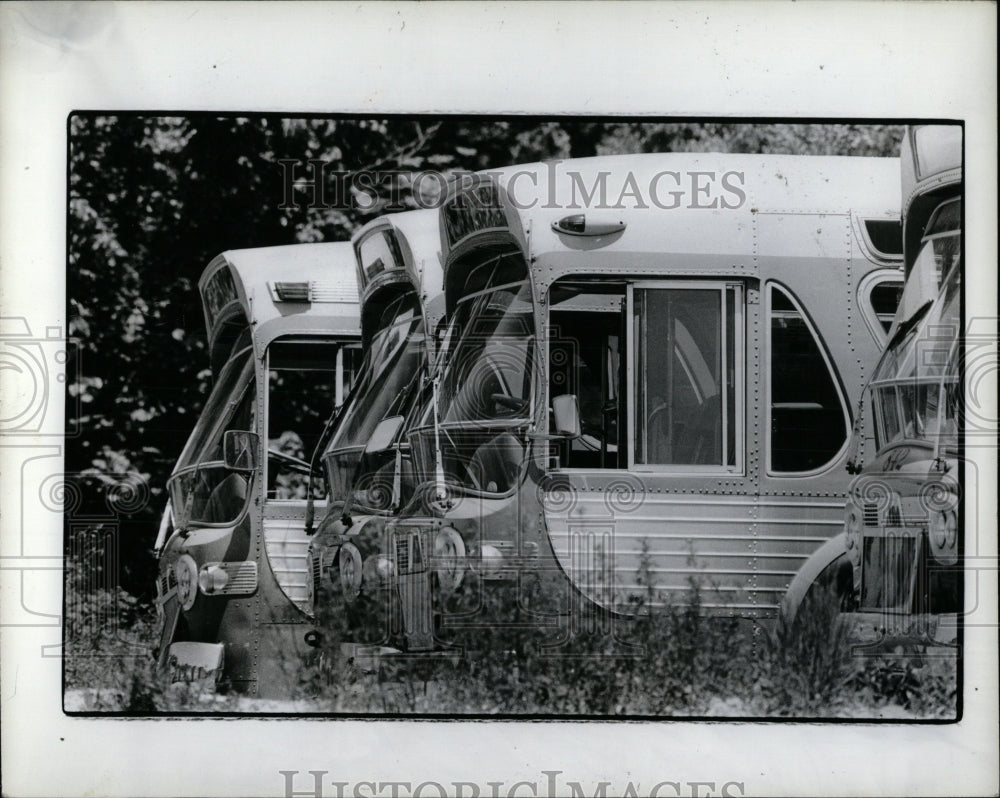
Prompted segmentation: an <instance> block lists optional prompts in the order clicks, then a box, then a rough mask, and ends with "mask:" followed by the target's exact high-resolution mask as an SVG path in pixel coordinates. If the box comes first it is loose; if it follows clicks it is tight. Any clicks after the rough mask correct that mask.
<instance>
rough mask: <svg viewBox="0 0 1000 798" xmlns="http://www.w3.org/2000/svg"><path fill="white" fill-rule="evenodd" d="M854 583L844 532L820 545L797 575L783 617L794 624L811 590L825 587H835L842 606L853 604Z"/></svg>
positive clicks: (791, 586) (782, 609) (782, 612)
mask: <svg viewBox="0 0 1000 798" xmlns="http://www.w3.org/2000/svg"><path fill="white" fill-rule="evenodd" d="M853 583H854V574H853V569H852V568H851V562H850V560H849V559H848V556H847V535H846V534H844V533H843V532H841V533H840V534H839V535H837V536H836V537H834V538H831V539H830V540H828V541H827V542H826V543H824V544H823V545H822V546H820V547H819V549H817V550H816V552H815V553H814V554H813V555H812V556H811V557H810V558H809V559H808V560H806V562H805V565H803V566H802V567H801V568H800V569H799V572H798V573H797V574H795V578H794V579H792V583H791V584H790V585H789V586H788V591H787V592H786V593H785V598H784V599H783V600H782V603H781V614H782V617H783V618H784V619H785V621H786V622H787V623H788V624H792V623H794V621H795V617H796V615H798V612H799V610H800V609H801V608H802V605H803V604H804V603H805V600H806V597H807V596H808V595H809V594H810V591H813V590H816V589H817V588H821V587H822V588H824V589H826V588H830V587H833V588H834V589H835V595H837V597H838V598H839V599H840V600H841V604H842V605H844V604H846V603H849V602H850V600H851V598H852V594H853V586H854V585H853ZM842 608H843V606H842Z"/></svg>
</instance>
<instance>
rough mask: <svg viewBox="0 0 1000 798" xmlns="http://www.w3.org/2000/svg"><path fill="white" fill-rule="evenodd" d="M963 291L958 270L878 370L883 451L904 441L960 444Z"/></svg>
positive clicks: (875, 394) (876, 403)
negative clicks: (959, 358) (959, 346)
mask: <svg viewBox="0 0 1000 798" xmlns="http://www.w3.org/2000/svg"><path fill="white" fill-rule="evenodd" d="M959 286H960V274H959V269H958V268H957V267H956V268H952V270H951V271H950V272H949V274H948V278H947V280H946V282H945V286H944V289H943V291H942V295H941V298H940V300H939V301H938V302H936V303H935V304H934V305H933V306H932V307H931V308H930V309H929V311H928V312H927V315H926V317H924V319H923V320H922V323H921V324H919V325H917V326H915V327H914V329H913V330H912V331H911V332H910V333H909V334H908V335H905V336H903V338H902V339H901V340H900V341H898V342H897V343H896V345H895V346H893V347H892V350H891V351H890V352H887V353H886V356H885V357H884V358H883V360H882V362H881V363H880V364H879V368H878V371H877V372H876V375H875V379H874V380H873V383H872V405H873V408H874V411H875V420H876V430H877V432H878V446H879V448H882V447H883V446H885V445H887V444H889V443H893V442H895V441H901V440H909V441H924V442H927V443H931V444H935V443H942V444H944V445H946V446H954V445H955V443H956V442H957V426H956V417H957V412H956V411H957V408H956V403H957V402H958V401H959V399H960V396H959V394H960V390H959V382H958V362H957V355H958V349H957V347H956V346H955V341H956V340H957V334H958V324H959V294H960V291H959Z"/></svg>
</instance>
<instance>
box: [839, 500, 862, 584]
mask: <svg viewBox="0 0 1000 798" xmlns="http://www.w3.org/2000/svg"><path fill="white" fill-rule="evenodd" d="M862 523H863V519H862V517H861V511H860V510H859V509H858V506H857V505H856V504H855V503H854V502H853V501H848V502H847V512H846V514H845V517H844V535H845V537H846V539H847V540H846V544H847V558H848V559H849V560H850V561H851V565H852V566H853V567H854V568H860V567H861V545H862V536H861V525H862Z"/></svg>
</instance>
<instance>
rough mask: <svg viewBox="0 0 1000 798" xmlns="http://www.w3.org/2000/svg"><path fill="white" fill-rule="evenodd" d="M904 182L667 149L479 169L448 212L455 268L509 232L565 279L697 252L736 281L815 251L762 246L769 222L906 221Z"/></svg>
mask: <svg viewBox="0 0 1000 798" xmlns="http://www.w3.org/2000/svg"><path fill="white" fill-rule="evenodd" d="M899 181H900V171H899V160H898V159H896V158H855V157H842V156H800V155H734V154H720V153H656V154H646V155H618V156H604V157H595V158H581V159H573V160H566V161H552V162H543V163H536V164H527V165H523V166H512V167H507V168H505V169H499V170H494V171H489V172H483V173H479V174H478V175H477V176H475V177H474V178H473V180H472V181H471V183H467V184H466V185H465V186H463V187H460V188H459V190H458V191H456V192H455V194H454V195H453V196H452V197H450V198H449V200H448V202H447V203H446V204H445V207H444V208H443V210H442V213H443V215H444V218H443V227H444V242H443V243H444V244H445V246H446V250H447V254H446V269H447V265H450V264H451V263H452V262H453V261H454V260H455V258H456V257H458V256H460V255H461V254H462V252H463V251H464V250H465V248H466V245H467V243H469V242H471V240H473V239H475V238H478V237H479V235H480V234H481V233H483V232H487V231H488V232H493V233H496V234H498V235H499V234H501V233H502V232H504V231H506V232H507V233H508V234H509V236H510V237H511V238H513V239H514V240H516V241H518V243H520V244H521V247H522V249H523V250H524V252H525V254H526V255H527V256H528V258H529V259H530V260H531V261H532V262H534V263H535V265H536V267H538V266H544V264H545V263H546V262H548V263H550V264H552V268H553V269H555V270H556V271H559V269H558V267H557V266H558V264H559V263H564V262H566V261H567V258H566V256H569V255H571V256H572V262H573V263H575V264H577V265H578V266H579V267H581V268H589V264H590V263H599V262H601V261H602V260H603V261H607V260H609V259H611V258H613V259H615V260H617V261H618V262H619V263H621V264H624V267H625V268H629V267H628V264H629V263H630V262H633V263H634V266H635V270H636V271H637V272H639V273H641V272H642V271H644V270H648V271H650V272H658V271H662V270H663V269H664V268H665V266H666V267H669V262H670V259H671V258H674V259H676V257H677V256H680V255H687V256H692V257H688V258H685V268H689V269H693V270H698V268H699V267H698V264H699V263H702V264H706V267H705V268H706V269H708V268H717V267H718V263H719V259H720V258H721V259H729V260H731V261H732V264H733V268H735V269H736V271H731V272H730V273H733V274H734V275H735V274H737V273H741V272H742V273H746V272H752V271H753V270H754V269H755V267H756V260H757V258H758V257H763V256H771V255H773V256H786V255H787V256H796V255H801V254H802V253H801V251H800V250H799V249H798V248H799V247H801V246H803V245H804V243H808V242H805V241H804V239H803V237H802V236H793V235H785V236H781V235H771V236H768V237H766V238H764V239H761V238H758V236H757V221H758V218H757V217H758V216H759V215H764V214H778V215H784V216H802V217H812V216H824V215H840V216H843V215H848V216H852V217H854V219H856V220H865V219H871V220H881V221H885V222H890V223H898V221H899V218H900V212H899V207H900V200H899ZM491 193H492V194H493V196H490V195H491ZM491 202H495V203H496V205H497V206H500V207H502V212H501V213H498V212H496V210H495V209H494V211H493V212H492V213H491V212H490V208H489V206H490V203H491ZM574 228H578V229H576V230H575V231H574ZM650 253H655V257H653V258H650ZM705 256H714V257H711V258H709V259H707V260H706V259H705ZM699 259H701V260H699ZM709 263H711V264H713V265H712V266H711V267H709V266H708V265H707V264H709ZM447 279H448V278H447V276H446V280H447Z"/></svg>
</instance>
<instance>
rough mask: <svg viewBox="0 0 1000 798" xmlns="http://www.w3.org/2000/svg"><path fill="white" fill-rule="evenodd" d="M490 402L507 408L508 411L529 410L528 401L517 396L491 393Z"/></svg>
mask: <svg viewBox="0 0 1000 798" xmlns="http://www.w3.org/2000/svg"><path fill="white" fill-rule="evenodd" d="M490 400H491V401H493V402H494V403H496V404H498V405H502V406H503V407H506V408H507V409H508V410H514V411H515V412H520V411H524V410H527V409H528V400H527V399H518V398H517V397H516V396H511V395H510V394H506V393H491V394H490Z"/></svg>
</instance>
